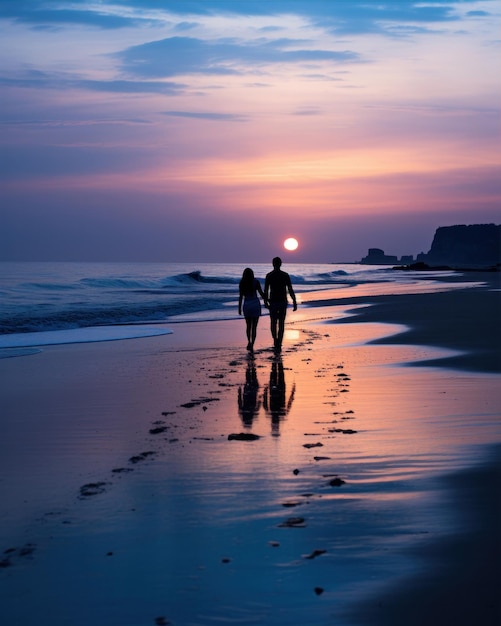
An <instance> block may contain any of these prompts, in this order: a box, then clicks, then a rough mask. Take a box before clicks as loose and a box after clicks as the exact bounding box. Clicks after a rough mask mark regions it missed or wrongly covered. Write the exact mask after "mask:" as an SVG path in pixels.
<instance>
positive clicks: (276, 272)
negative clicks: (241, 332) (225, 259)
mask: <svg viewBox="0 0 501 626" xmlns="http://www.w3.org/2000/svg"><path fill="white" fill-rule="evenodd" d="M281 266H282V259H281V258H280V257H278V256H277V257H275V258H274V259H273V271H271V272H270V273H269V274H267V275H266V280H265V285H264V292H263V290H262V289H261V284H260V283H259V280H257V278H255V276H254V272H253V271H252V269H251V268H250V267H247V268H246V269H245V270H244V272H243V275H242V279H241V280H240V288H239V292H240V295H239V298H238V314H239V315H242V312H243V315H244V317H245V323H246V333H247V350H249V351H252V350H253V349H254V342H255V340H256V332H257V325H258V323H259V318H260V316H261V302H260V300H259V295H260V296H261V298H262V299H263V302H264V306H265V307H266V308H268V309H269V311H270V324H271V336H272V337H273V346H274V348H275V350H276V351H277V352H280V350H281V349H282V341H283V338H284V328H285V316H286V314H287V293H288V294H289V295H290V297H291V299H292V305H293V310H294V311H295V310H296V309H297V303H296V295H295V293H294V289H293V288H292V283H291V279H290V276H289V274H287V272H284V271H283V270H282V269H281ZM258 294H259V295H258Z"/></svg>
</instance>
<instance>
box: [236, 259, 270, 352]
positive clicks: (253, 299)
mask: <svg viewBox="0 0 501 626" xmlns="http://www.w3.org/2000/svg"><path fill="white" fill-rule="evenodd" d="M239 290H240V296H239V298H238V314H239V315H242V310H243V314H244V317H245V323H246V325H247V342H248V343H247V350H250V351H252V350H253V349H254V341H255V340H256V331H257V324H258V322H259V317H260V316H261V302H260V301H259V296H258V294H259V295H260V296H261V298H263V300H264V293H263V290H262V289H261V285H260V284H259V281H258V280H257V278H254V272H253V271H252V270H251V268H250V267H246V268H245V269H244V272H243V274H242V278H241V280H240V289H239ZM242 303H243V306H242ZM265 304H266V303H265Z"/></svg>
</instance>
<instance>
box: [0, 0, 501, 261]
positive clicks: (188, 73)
mask: <svg viewBox="0 0 501 626" xmlns="http://www.w3.org/2000/svg"><path fill="white" fill-rule="evenodd" d="M500 43H501V2H500V0H479V1H475V0H462V1H460V0H426V1H423V2H417V1H415V0H376V1H372V0H349V1H339V0H198V1H196V0H158V1H154V0H131V1H127V0H88V1H87V0H72V1H68V2H65V1H64V0H61V1H59V0H49V1H43V0H25V1H19V0H0V128H1V133H0V149H1V168H0V185H1V189H0V194H1V195H0V202H1V224H2V226H1V228H0V260H36V261H43V260H67V261H73V260H75V261H199V262H204V261H205V262H219V261H221V262H242V261H248V262H266V261H268V260H270V259H271V258H272V257H273V256H275V254H277V253H280V254H282V255H283V257H284V259H287V260H289V261H291V262H292V261H294V262H331V261H357V260H359V259H360V258H361V257H362V256H365V254H366V253H367V249H368V248H369V247H379V248H383V249H384V250H385V252H386V253H387V254H396V255H399V256H400V255H402V254H413V255H416V254H417V253H419V252H422V251H424V252H427V251H428V250H429V248H430V246H431V241H432V239H433V234H434V232H435V229H436V228H437V227H438V226H447V225H452V224H474V223H491V222H495V223H500V222H501V219H500V216H501V204H500V198H501V167H500V166H501V151H500V145H501V129H500V120H501V116H500V113H501V111H500V94H501V72H500V71H499V70H500V63H499V61H500ZM289 236H292V237H296V238H297V239H298V240H299V244H300V245H299V248H298V249H297V251H294V252H286V251H283V248H282V242H283V240H284V239H285V238H286V237H289Z"/></svg>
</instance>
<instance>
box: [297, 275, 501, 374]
mask: <svg viewBox="0 0 501 626" xmlns="http://www.w3.org/2000/svg"><path fill="white" fill-rule="evenodd" d="M434 280H436V278H435V277H434ZM479 281H481V282H483V283H485V284H484V285H482V286H472V287H466V288H458V289H454V290H452V291H443V292H437V293H423V294H405V295H384V296H360V297H353V298H339V299H329V300H317V301H315V302H312V303H309V306H329V305H330V306H343V307H344V308H346V309H347V312H348V313H350V316H349V317H346V318H342V319H338V320H336V321H335V322H333V323H335V324H353V323H360V322H379V323H387V324H400V325H404V326H407V330H405V331H404V332H402V333H398V334H396V335H391V336H389V337H384V338H383V339H376V340H374V341H373V342H371V343H374V344H393V345H394V344H400V345H402V344H411V345H428V346H434V347H438V348H445V349H449V350H454V351H459V352H461V354H458V355H455V356H450V357H445V358H439V359H433V360H429V361H420V362H413V363H412V365H413V366H416V365H424V366H430V365H432V366H436V367H446V368H452V369H461V370H467V371H474V372H479V373H501V322H500V320H501V275H499V274H485V273H483V272H479V273H474V274H470V275H468V276H467V277H465V276H461V275H458V276H457V277H449V278H447V279H445V280H444V282H479ZM361 304H362V305H364V304H365V305H368V306H366V307H363V308H356V309H354V310H352V311H350V308H349V307H350V305H361Z"/></svg>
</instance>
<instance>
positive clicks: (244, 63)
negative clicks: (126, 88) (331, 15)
mask: <svg viewBox="0 0 501 626" xmlns="http://www.w3.org/2000/svg"><path fill="white" fill-rule="evenodd" d="M303 46H304V42H298V41H294V40H289V39H280V40H276V41H269V40H267V39H259V40H257V41H253V42H250V43H237V42H235V41H233V40H222V39H219V40H215V41H211V42H207V41H203V40H201V39H196V38H193V37H169V38H167V39H161V40H159V41H152V42H149V43H145V44H142V45H138V46H132V47H130V48H127V49H126V50H124V51H123V52H120V53H118V54H117V55H116V56H117V57H118V58H119V59H120V60H121V62H122V68H123V70H124V71H125V72H127V73H128V74H129V75H133V76H143V77H148V78H152V77H155V78H160V77H167V76H176V75H177V76H178V75H183V74H209V75H211V74H212V75H214V74H215V75H217V74H219V75H227V74H240V73H242V72H243V70H244V69H245V70H249V69H253V70H254V69H255V68H256V66H258V65H267V64H276V63H300V62H307V63H311V62H315V61H330V62H333V63H352V62H354V61H358V60H359V58H360V57H359V55H358V54H357V53H355V52H351V51H333V50H321V49H304V47H303ZM294 47H297V48H296V49H291V48H294Z"/></svg>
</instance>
